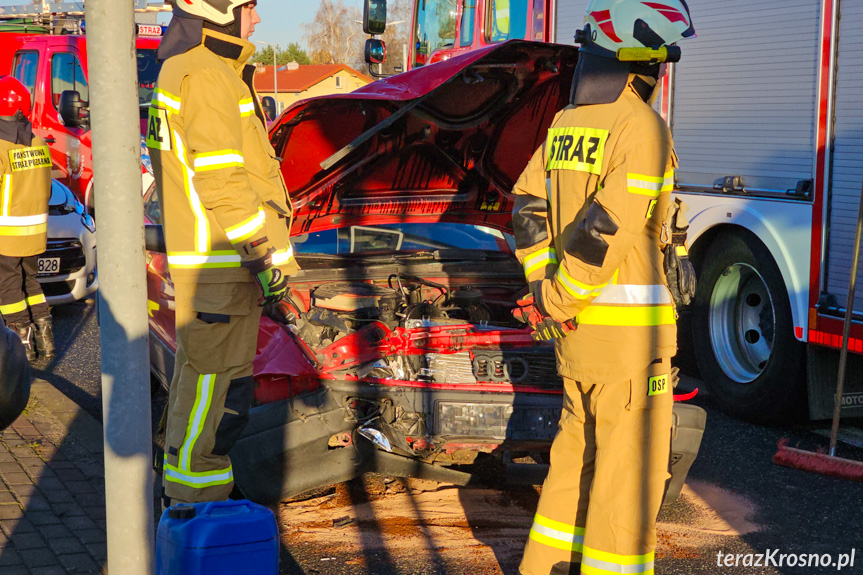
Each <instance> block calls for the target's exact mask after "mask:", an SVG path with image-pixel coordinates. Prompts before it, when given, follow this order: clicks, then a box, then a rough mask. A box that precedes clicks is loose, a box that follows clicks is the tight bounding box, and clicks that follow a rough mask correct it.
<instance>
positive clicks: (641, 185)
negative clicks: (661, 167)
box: [626, 170, 674, 198]
mask: <svg viewBox="0 0 863 575" xmlns="http://www.w3.org/2000/svg"><path fill="white" fill-rule="evenodd" d="M626 177H627V183H626V185H627V190H628V191H629V193H631V194H638V195H641V196H648V197H651V198H658V197H659V196H660V195H661V194H662V192H670V191H672V190H673V189H674V170H671V171H670V172H667V173H666V174H665V176H663V177H659V176H644V175H641V174H627V175H626Z"/></svg>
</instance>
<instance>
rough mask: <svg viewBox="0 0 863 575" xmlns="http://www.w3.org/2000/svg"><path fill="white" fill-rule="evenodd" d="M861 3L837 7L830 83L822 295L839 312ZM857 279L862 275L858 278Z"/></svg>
mask: <svg viewBox="0 0 863 575" xmlns="http://www.w3.org/2000/svg"><path fill="white" fill-rule="evenodd" d="M861 27H863V4H861V3H859V2H845V3H843V4H842V19H841V20H840V23H839V73H838V77H837V81H836V124H835V130H836V132H835V139H834V143H833V146H834V149H833V168H832V172H833V173H832V183H831V189H830V204H829V205H830V213H829V215H828V217H829V228H828V229H829V230H830V235H829V237H828V244H827V261H826V266H827V278H826V279H827V292H828V293H829V294H831V295H833V296H835V297H836V301H837V302H838V303H839V305H840V306H841V307H845V301H846V299H847V297H848V275H849V274H850V273H851V258H852V256H853V253H854V230H855V227H856V225H857V218H856V215H857V202H858V201H859V198H860V181H861V178H863V162H861V158H863V116H861V115H860V110H861V109H863V43H861V38H863V33H861V30H863V28H861ZM861 275H863V273H861ZM857 281H858V283H857V292H856V297H855V298H854V310H855V313H857V312H858V311H859V310H863V289H860V286H861V283H860V282H861V281H863V280H861V279H860V276H858V278H857Z"/></svg>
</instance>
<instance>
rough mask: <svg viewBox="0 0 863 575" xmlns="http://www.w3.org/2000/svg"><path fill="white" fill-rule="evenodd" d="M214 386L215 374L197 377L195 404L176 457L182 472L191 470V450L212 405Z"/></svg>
mask: <svg viewBox="0 0 863 575" xmlns="http://www.w3.org/2000/svg"><path fill="white" fill-rule="evenodd" d="M215 384H216V374H215V373H202V374H201V375H199V376H198V386H197V388H196V390H195V404H194V406H193V407H192V413H191V414H190V416H189V425H188V427H187V428H186V437H185V439H183V445H181V446H180V453H179V455H178V456H177V458H178V461H179V463H180V469H182V470H186V471H188V470H190V469H191V468H192V463H191V462H192V450H193V449H194V448H195V443H197V441H198V438H199V437H200V436H201V432H202V431H203V430H204V424H205V423H206V420H207V413H209V411H210V405H211V404H212V403H213V391H214V389H215Z"/></svg>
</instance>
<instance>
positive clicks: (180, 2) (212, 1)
mask: <svg viewBox="0 0 863 575" xmlns="http://www.w3.org/2000/svg"><path fill="white" fill-rule="evenodd" d="M245 4H257V0H174V8H175V9H177V10H178V11H179V12H181V13H183V14H186V15H188V16H193V17H196V18H201V19H203V20H206V21H207V22H212V23H213V24H216V25H218V26H227V25H228V24H231V23H232V22H233V21H234V8H238V7H240V6H243V5H245Z"/></svg>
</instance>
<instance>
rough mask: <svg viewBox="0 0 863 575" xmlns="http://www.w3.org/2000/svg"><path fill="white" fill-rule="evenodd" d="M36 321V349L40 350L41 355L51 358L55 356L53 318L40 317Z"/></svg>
mask: <svg viewBox="0 0 863 575" xmlns="http://www.w3.org/2000/svg"><path fill="white" fill-rule="evenodd" d="M34 323H35V324H36V334H35V335H36V349H37V350H39V357H41V358H43V359H51V358H52V357H54V330H53V329H52V327H51V318H50V317H43V318H39V319H37V320H35V321H34Z"/></svg>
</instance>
